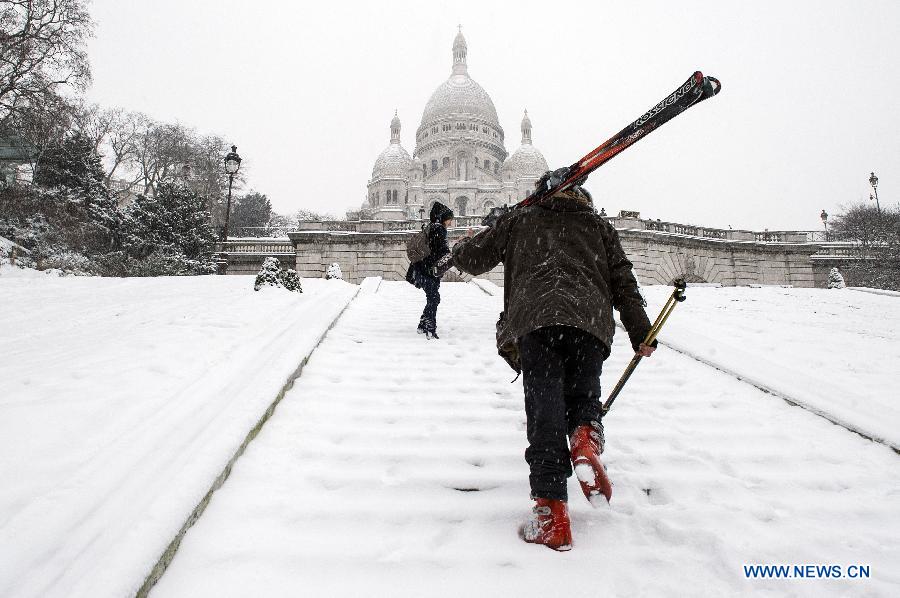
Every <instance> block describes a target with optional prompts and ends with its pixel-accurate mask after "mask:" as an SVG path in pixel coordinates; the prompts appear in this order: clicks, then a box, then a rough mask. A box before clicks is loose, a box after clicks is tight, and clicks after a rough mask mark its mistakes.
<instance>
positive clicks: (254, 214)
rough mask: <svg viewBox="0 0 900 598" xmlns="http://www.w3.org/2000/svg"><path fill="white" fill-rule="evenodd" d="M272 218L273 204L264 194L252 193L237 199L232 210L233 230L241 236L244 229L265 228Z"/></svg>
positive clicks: (236, 234) (231, 225)
mask: <svg viewBox="0 0 900 598" xmlns="http://www.w3.org/2000/svg"><path fill="white" fill-rule="evenodd" d="M271 217H272V204H271V203H270V202H269V198H268V197H266V196H265V194H263V193H257V192H256V191H251V192H250V193H247V194H246V195H243V196H241V197H238V198H237V201H235V203H234V206H233V207H232V210H231V224H230V227H231V230H232V231H234V232H235V233H234V234H235V236H241V232H240V231H241V229H243V228H263V227H265V226H266V225H267V224H268V223H269V220H270V219H271Z"/></svg>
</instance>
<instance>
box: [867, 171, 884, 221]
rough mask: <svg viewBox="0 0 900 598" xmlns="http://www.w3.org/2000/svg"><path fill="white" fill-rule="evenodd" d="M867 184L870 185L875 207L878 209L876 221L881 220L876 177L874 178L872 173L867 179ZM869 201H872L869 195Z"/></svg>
mask: <svg viewBox="0 0 900 598" xmlns="http://www.w3.org/2000/svg"><path fill="white" fill-rule="evenodd" d="M869 184H870V185H872V189H874V190H875V207H876V208H877V209H878V220H879V221H880V220H881V204H879V203H878V177H877V176H875V173H874V172H873V173H872V175H871V176H870V177H869ZM869 199H872V196H871V195H869Z"/></svg>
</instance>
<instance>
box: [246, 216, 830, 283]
mask: <svg viewBox="0 0 900 598" xmlns="http://www.w3.org/2000/svg"><path fill="white" fill-rule="evenodd" d="M412 234H413V232H411V231H392V232H383V231H382V232H346V231H301V232H293V233H288V237H289V238H290V242H291V243H292V244H293V245H294V247H295V250H296V258H295V259H296V261H295V264H296V266H295V267H296V270H297V272H298V273H299V274H300V276H304V277H321V276H324V275H325V269H326V268H327V267H328V265H329V264H331V263H332V262H337V263H338V264H340V267H341V270H342V271H343V273H344V279H345V280H347V281H349V282H353V283H358V282H360V281H362V279H364V278H365V277H366V276H382V277H384V279H385V280H403V279H404V278H405V276H406V270H407V268H408V266H409V260H408V259H407V258H406V240H407V239H408V238H409V236H410V235H412ZM463 234H465V231H464V230H463V229H452V230H451V231H450V235H449V237H450V244H451V245H452V244H453V243H454V241H455V240H456V239H457V238H458V237H460V236H462V235H463ZM619 236H620V239H621V241H622V246H623V247H624V248H625V252H626V254H627V255H628V256H629V259H631V260H632V262H633V263H634V266H635V273H636V274H637V276H638V278H639V279H640V281H641V282H642V283H643V284H671V282H672V280H673V279H675V278H678V277H684V278H685V279H686V280H687V281H688V282H694V283H701V282H707V283H719V284H722V285H723V286H740V285H748V284H765V285H793V286H796V287H812V286H815V285H816V283H817V282H818V280H819V277H817V275H816V272H815V271H814V268H813V262H812V260H811V259H810V256H811V255H812V254H814V253H815V252H816V251H818V249H819V246H818V245H817V244H814V243H785V242H764V241H756V240H735V239H711V238H698V237H690V236H686V235H682V234H674V233H667V232H662V231H656V230H642V229H625V230H620V231H619ZM751 238H752V237H751ZM229 271H230V269H229ZM451 276H452V275H451ZM483 277H484V278H488V279H489V280H491V281H493V282H495V283H497V284H499V285H502V284H503V266H502V265H500V266H498V267H497V268H495V269H494V270H492V271H491V272H489V273H487V274H486V275H484V276H483Z"/></svg>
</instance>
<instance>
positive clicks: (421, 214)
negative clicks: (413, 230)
mask: <svg viewBox="0 0 900 598" xmlns="http://www.w3.org/2000/svg"><path fill="white" fill-rule="evenodd" d="M419 220H425V206H422V207H420V208H419Z"/></svg>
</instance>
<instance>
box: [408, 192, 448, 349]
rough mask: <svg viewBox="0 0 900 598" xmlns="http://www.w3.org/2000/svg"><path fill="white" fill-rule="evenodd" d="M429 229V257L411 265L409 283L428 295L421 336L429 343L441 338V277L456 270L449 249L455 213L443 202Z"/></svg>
mask: <svg viewBox="0 0 900 598" xmlns="http://www.w3.org/2000/svg"><path fill="white" fill-rule="evenodd" d="M429 220H430V222H429V225H428V247H429V249H430V251H431V252H430V253H429V254H428V257H426V258H425V259H424V260H422V261H420V262H416V263H414V264H410V265H409V270H407V271H406V280H407V281H408V282H410V283H412V284H414V285H415V286H416V287H418V288H420V289H422V290H424V291H425V309H424V310H423V311H422V317H421V318H419V326H418V328H417V332H419V334H423V333H424V334H425V337H426V338H428V339H432V338H440V337H438V335H437V308H438V304H439V303H440V302H441V293H440V288H441V276H443V275H444V273H445V272H446V271H447V270H449V269H450V267H451V266H452V256H451V254H450V246H449V245H447V227H448V226H450V225H451V223H452V221H453V210H451V209H450V208H448V207H447V206H445V205H444V204H442V203H441V202H439V201H436V202H434V205H433V206H431V213H430V214H429Z"/></svg>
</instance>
